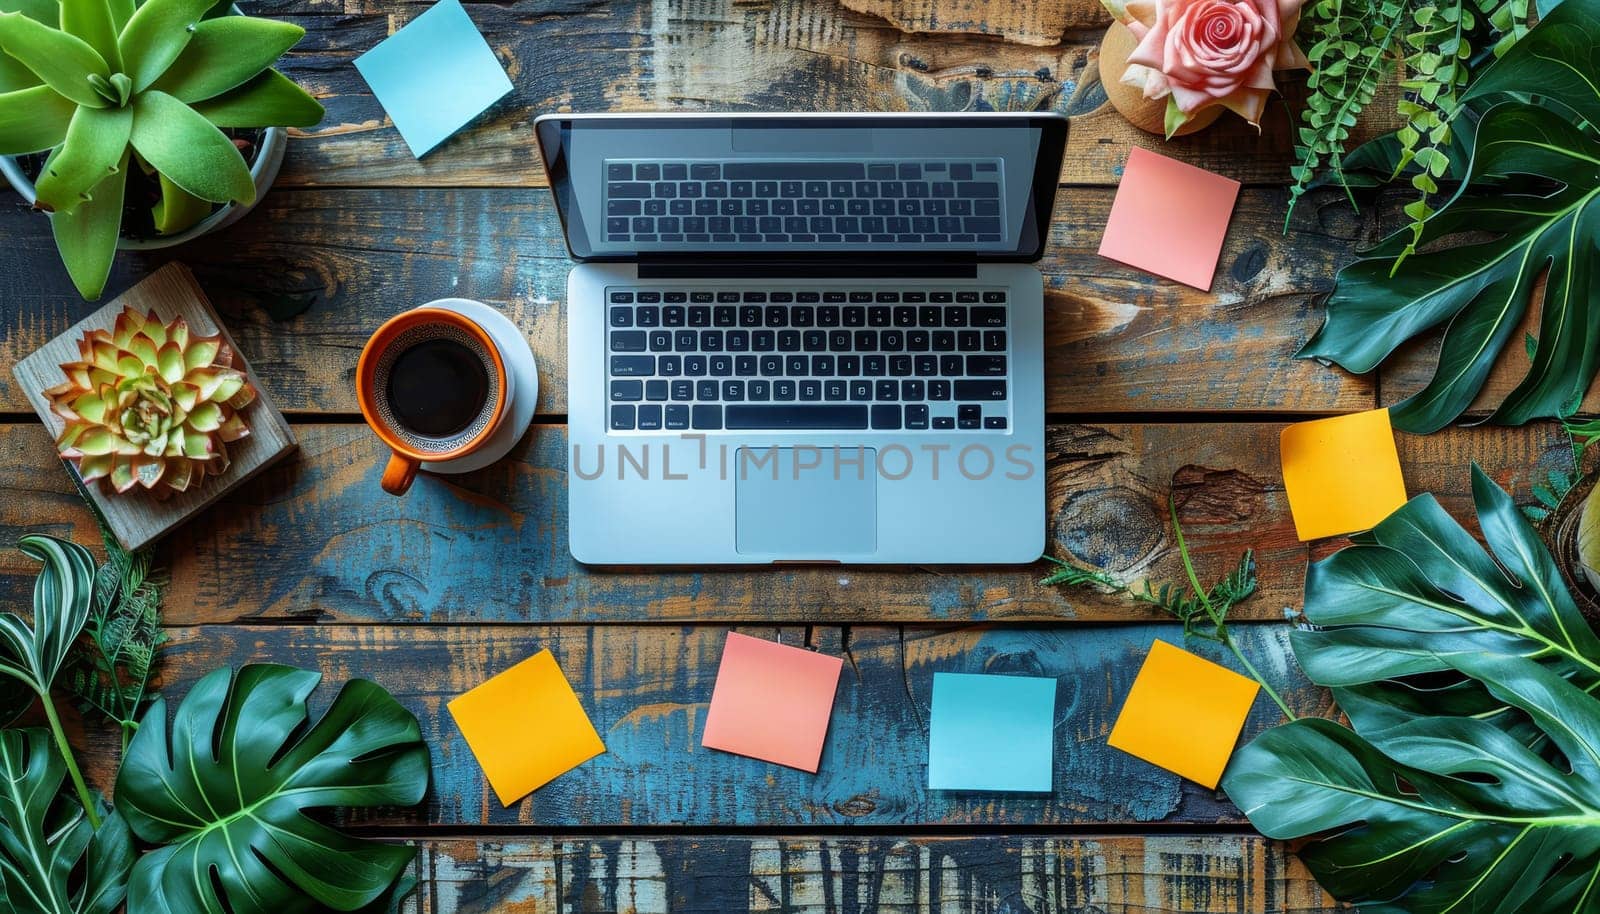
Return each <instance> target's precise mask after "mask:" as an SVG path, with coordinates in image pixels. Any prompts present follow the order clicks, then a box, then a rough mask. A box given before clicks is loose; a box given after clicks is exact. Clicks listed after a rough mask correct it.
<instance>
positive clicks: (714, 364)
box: [709, 355, 733, 378]
mask: <svg viewBox="0 0 1600 914" xmlns="http://www.w3.org/2000/svg"><path fill="white" fill-rule="evenodd" d="M709 361H710V369H711V374H713V375H715V376H716V377H719V378H725V377H727V376H728V375H731V374H733V356H728V355H714V356H712V357H711V358H710V360H709Z"/></svg>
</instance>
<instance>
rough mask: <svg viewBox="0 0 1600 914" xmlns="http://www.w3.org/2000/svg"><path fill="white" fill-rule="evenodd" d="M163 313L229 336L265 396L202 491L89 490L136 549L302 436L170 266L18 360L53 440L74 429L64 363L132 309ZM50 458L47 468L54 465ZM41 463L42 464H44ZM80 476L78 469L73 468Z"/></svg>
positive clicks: (196, 289) (185, 276) (197, 292)
mask: <svg viewBox="0 0 1600 914" xmlns="http://www.w3.org/2000/svg"><path fill="white" fill-rule="evenodd" d="M129 308H132V309H134V310H136V311H139V312H141V313H142V312H149V311H153V312H155V314H156V316H157V317H158V318H160V319H161V320H162V321H163V322H171V321H173V320H175V319H176V318H179V317H181V318H183V319H184V320H185V321H187V322H188V324H189V327H190V328H191V330H192V331H193V332H194V333H196V334H198V335H200V336H215V335H217V334H219V333H220V334H221V335H222V339H223V342H224V343H225V344H226V345H227V346H228V347H229V348H230V349H232V350H233V353H234V359H235V362H234V367H235V368H239V369H242V370H243V371H244V373H245V375H246V377H248V378H249V381H250V384H251V385H253V386H254V387H255V388H256V390H257V391H258V396H257V397H256V400H255V402H254V403H252V404H251V405H250V406H248V407H246V408H245V409H244V410H243V411H242V413H241V415H242V416H243V417H244V420H245V422H246V424H248V425H249V427H250V434H249V435H247V436H245V437H244V438H243V439H241V440H239V441H235V442H233V443H231V444H229V445H228V446H227V447H228V457H229V463H228V468H227V469H226V470H224V471H223V472H222V473H221V474H220V475H218V476H215V477H211V476H208V477H206V478H205V479H204V480H203V481H202V483H201V484H200V485H199V486H195V487H191V488H189V489H187V490H185V491H183V492H177V493H174V494H173V495H172V496H171V497H170V498H166V499H158V498H155V497H154V496H152V495H150V494H149V493H148V492H145V491H144V490H142V489H135V490H133V491H131V492H128V493H125V494H121V495H119V494H117V493H116V492H114V491H112V490H110V489H108V488H107V487H106V485H105V484H103V483H102V484H99V485H92V486H89V487H87V488H88V492H89V497H90V498H92V499H94V503H95V506H96V507H98V508H99V509H100V514H101V515H102V516H103V517H104V518H105V521H106V525H107V526H108V527H110V528H111V532H112V533H113V534H115V535H116V537H117V541H118V542H120V543H121V544H122V546H123V548H124V549H128V550H130V551H131V550H135V549H142V548H143V547H145V546H147V545H149V544H150V543H153V542H155V541H156V540H158V539H160V538H162V537H163V536H166V535H167V534H168V533H170V532H172V530H173V529H175V528H176V527H177V526H178V525H180V524H183V523H185V522H187V521H188V520H189V519H190V518H192V517H194V516H195V515H196V514H198V513H200V512H201V511H203V510H205V509H206V508H207V507H208V506H210V505H211V504H212V503H213V502H215V501H216V500H217V499H218V498H221V497H222V496H223V495H225V494H227V493H228V492H230V491H232V490H233V489H235V488H237V487H238V486H239V485H241V484H242V483H244V482H245V481H247V480H249V479H250V478H251V477H252V476H254V475H256V474H257V473H259V472H261V471H262V470H264V469H266V468H267V467H268V466H270V465H271V464H272V463H273V462H274V461H276V460H278V459H279V458H281V457H283V456H284V455H285V454H287V453H289V452H290V451H292V450H294V446H295V440H294V433H293V432H291V431H290V430H289V424H288V423H287V422H285V421H283V416H282V414H280V413H279V412H278V408H277V407H276V406H275V405H273V402H272V397H271V396H270V394H269V393H268V391H267V390H265V389H264V388H263V387H262V386H261V381H260V379H259V378H257V377H256V375H255V373H254V372H253V371H251V369H250V364H249V360H248V359H246V358H245V355H244V353H243V352H242V351H240V349H239V347H238V344H236V343H234V341H233V338H232V337H231V336H229V335H228V331H227V328H226V327H224V326H223V325H222V321H221V319H219V318H218V317H217V313H216V312H215V311H213V310H212V309H211V303H210V302H208V301H207V300H206V295H205V292H203V291H201V289H200V286H199V284H198V283H196V282H195V279H194V276H193V274H191V273H190V272H189V271H188V269H186V268H185V267H183V266H182V265H181V264H176V263H173V264H168V265H166V266H165V267H162V268H161V269H160V270H157V271H156V272H155V273H152V274H151V275H150V276H149V277H148V278H146V279H145V280H144V281H143V282H141V283H139V285H137V286H135V287H133V288H132V289H129V290H128V291H127V292H124V293H123V294H122V295H120V296H118V297H117V298H116V299H115V300H113V301H112V302H111V303H110V304H108V305H106V306H105V307H103V308H101V309H100V310H98V311H96V312H94V313H93V314H91V315H89V316H88V317H86V318H84V319H83V320H82V321H79V322H78V323H77V324H75V325H74V326H73V327H72V328H71V329H69V330H67V331H66V332H65V333H63V334H61V335H60V336H57V337H56V338H55V339H53V340H51V341H50V342H48V343H46V344H44V346H42V347H40V348H39V349H38V351H36V352H34V353H33V354H32V355H30V356H28V357H27V358H24V359H23V360H22V361H20V362H18V363H17V364H16V365H15V366H13V368H12V369H11V372H12V375H13V376H14V377H15V378H16V382H17V386H18V387H19V388H21V390H22V393H23V394H24V395H25V396H26V397H27V398H28V401H29V403H30V404H31V405H32V406H33V410H34V412H36V413H38V414H39V419H40V420H41V421H42V422H44V424H45V427H46V428H47V429H48V430H49V432H50V435H51V436H52V437H54V436H56V435H59V434H60V433H61V430H62V429H63V428H65V427H66V421H65V420H63V419H62V418H61V417H60V416H57V415H56V414H55V413H54V412H52V411H51V409H50V400H49V398H48V397H46V396H45V395H44V391H45V390H47V389H49V388H51V387H54V386H56V385H58V384H60V383H62V382H63V381H65V380H66V377H65V375H64V374H63V373H62V371H61V365H62V364H63V363H67V362H75V361H78V360H79V359H80V358H82V356H81V355H80V353H79V350H78V341H79V340H81V339H82V338H83V336H84V334H85V333H88V332H90V331H94V330H110V329H111V328H112V327H113V326H114V325H115V324H116V322H117V318H118V316H120V315H121V314H122V312H123V311H124V310H126V309H129ZM49 463H50V462H49V461H44V462H43V464H42V465H43V466H46V467H48V466H49ZM38 466H39V464H36V465H35V467H38ZM69 472H73V473H76V472H77V469H76V467H72V468H70V469H69Z"/></svg>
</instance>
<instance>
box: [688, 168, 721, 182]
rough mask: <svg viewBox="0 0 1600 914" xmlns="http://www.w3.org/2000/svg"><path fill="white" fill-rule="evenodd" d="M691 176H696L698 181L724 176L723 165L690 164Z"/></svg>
mask: <svg viewBox="0 0 1600 914" xmlns="http://www.w3.org/2000/svg"><path fill="white" fill-rule="evenodd" d="M689 177H691V178H694V179H695V180H696V181H715V180H716V179H718V178H720V177H722V166H720V165H714V164H713V165H690V166H689Z"/></svg>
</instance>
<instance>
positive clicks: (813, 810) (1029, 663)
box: [86, 623, 1329, 831]
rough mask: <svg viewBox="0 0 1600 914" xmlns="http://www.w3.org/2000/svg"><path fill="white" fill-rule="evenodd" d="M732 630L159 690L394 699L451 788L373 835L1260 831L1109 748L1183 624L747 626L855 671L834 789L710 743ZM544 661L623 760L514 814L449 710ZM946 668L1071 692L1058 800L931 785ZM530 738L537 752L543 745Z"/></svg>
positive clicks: (437, 782)
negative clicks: (502, 677)
mask: <svg viewBox="0 0 1600 914" xmlns="http://www.w3.org/2000/svg"><path fill="white" fill-rule="evenodd" d="M726 631H727V630H726V629H723V628H720V627H713V626H666V625H651V626H627V625H590V626H554V627H549V626H524V625H480V626H412V627H396V626H382V627H377V628H362V627H355V626H348V625H331V626H325V625H291V626H272V625H249V626H226V625H207V626H197V627H187V628H176V629H172V630H171V635H172V640H171V641H170V642H169V643H168V644H167V646H165V647H164V648H163V649H162V650H163V653H162V660H161V664H160V667H159V672H158V677H159V683H158V687H159V688H160V689H161V690H162V691H163V692H164V693H165V694H167V695H169V696H171V697H172V698H174V699H177V698H179V697H181V696H182V695H184V694H185V693H186V692H187V690H188V688H189V687H190V685H191V684H192V683H193V682H194V681H196V680H197V679H198V678H199V677H200V676H202V675H204V674H205V673H207V672H209V671H210V670H212V669H215V668H217V667H221V666H237V665H238V664H241V663H245V662H251V661H274V662H279V663H287V664H292V665H296V666H300V667H306V668H312V669H320V670H322V671H323V672H324V673H325V674H326V675H327V676H328V677H329V679H330V680H333V681H335V682H337V681H342V680H344V679H348V678H351V677H356V676H360V677H365V678H369V679H373V680H375V681H377V682H379V683H380V684H382V685H383V686H384V687H385V688H387V689H389V690H390V691H391V692H393V693H394V695H395V697H396V698H397V699H398V700H399V701H400V702H401V703H402V704H404V705H405V706H406V707H408V708H410V709H411V710H412V711H413V712H414V713H415V714H416V715H417V716H418V719H419V720H420V721H421V723H422V732H423V735H424V737H425V738H426V739H427V741H428V743H429V746H430V747H431V750H432V761H433V787H432V791H431V793H430V795H429V797H428V799H427V800H425V806H424V807H422V808H420V809H417V810H404V811H388V810H385V811H376V812H371V813H361V814H359V816H357V815H356V814H354V813H352V815H353V816H356V818H355V819H354V820H353V821H358V822H360V823H369V824H389V825H394V826H411V827H416V826H470V825H477V824H484V825H490V826H500V825H521V826H538V827H541V828H547V829H560V828H563V827H576V826H582V827H585V828H618V829H626V828H629V827H657V826H670V825H690V826H697V827H733V826H738V827H754V826H765V827H772V826H774V825H779V824H781V825H782V826H783V827H786V828H792V829H794V830H796V831H803V830H804V829H806V828H807V827H822V826H844V825H871V826H890V827H895V828H904V829H907V830H915V829H916V828H917V827H919V826H929V825H939V826H950V827H959V826H1007V827H1011V826H1014V827H1017V828H1031V827H1034V826H1040V827H1044V826H1072V825H1082V824H1087V823H1112V824H1119V823H1120V824H1124V825H1126V824H1133V823H1138V824H1140V825H1141V826H1145V825H1147V826H1148V827H1149V828H1151V829H1154V830H1159V829H1160V827H1161V824H1174V825H1195V824H1201V825H1211V824H1218V823H1229V824H1235V825H1238V824H1242V822H1243V820H1242V818H1241V816H1240V814H1239V813H1238V811H1237V810H1236V809H1234V808H1233V806H1232V805H1231V804H1230V803H1229V802H1228V801H1227V799H1226V798H1225V797H1223V796H1222V795H1220V794H1218V793H1217V792H1215V791H1212V790H1207V789H1206V788H1203V787H1200V786H1199V785H1196V784H1191V783H1184V782H1182V781H1180V779H1179V778H1178V777H1177V776H1176V775H1172V774H1168V773H1166V772H1164V771H1161V770H1160V769H1157V768H1155V767H1154V766H1152V765H1150V764H1148V763H1146V762H1142V761H1140V760H1138V759H1135V758H1133V757H1132V756H1129V755H1126V754H1124V753H1122V752H1119V751H1117V750H1114V749H1111V748H1110V747H1108V746H1107V745H1106V744H1105V739H1106V736H1107V734H1108V733H1109V732H1110V728H1111V725H1112V723H1113V721H1114V720H1115V718H1116V715H1117V712H1118V709H1119V708H1120V707H1121V704H1122V699H1123V697H1124V696H1125V695H1126V694H1127V691H1128V688H1129V686H1130V685H1131V683H1132V681H1133V677H1134V676H1135V675H1136V674H1137V672H1138V670H1139V665H1140V662H1141V661H1142V659H1143V657H1144V655H1145V653H1146V651H1147V650H1148V649H1149V646H1150V643H1151V642H1152V640H1153V639H1155V638H1157V637H1163V638H1167V639H1173V640H1176V639H1179V638H1180V637H1181V632H1180V631H1179V628H1178V627H1177V626H1176V625H1118V626H1107V627H1097V628H1086V629H1063V628H1059V627H1054V628H1051V627H1045V628H1017V627H1004V628H993V629H988V628H963V629H949V628H946V629H938V628H923V627H910V628H904V629H902V628H898V627H872V626H857V627H847V628H834V627H827V626H810V627H798V626H794V627H786V628H771V627H754V628H741V629H740V631H744V632H747V633H749V634H752V635H754V636H756V637H763V638H769V639H773V640H781V641H783V642H785V643H787V644H791V645H795V644H809V645H811V646H813V647H815V648H817V649H819V650H822V651H825V652H827V653H830V654H833V655H835V656H843V657H845V659H846V661H847V662H846V663H845V666H844V672H843V675H842V677H841V679H840V683H839V693H838V698H837V700H836V702H835V704H834V714H833V721H832V724H831V727H830V730H829V739H828V743H827V745H826V746H825V748H824V749H823V754H822V761H821V768H820V773H819V774H817V775H811V774H807V773H804V772H799V771H795V770H793V769H786V768H781V767H779V766H775V765H770V764H768V763H765V762H759V761H756V760H754V759H748V758H743V757H741V756H735V755H731V754H728V753H724V752H717V751H714V750H707V749H705V748H703V747H701V746H700V734H701V732H702V731H703V727H704V722H705V713H706V708H707V705H708V702H709V701H710V698H711V690H712V686H713V684H714V681H715V679H716V671H717V664H718V660H719V658H720V657H721V653H722V644H723V640H724V639H725V637H726ZM1235 634H1236V639H1237V640H1238V642H1239V643H1240V645H1241V649H1242V650H1244V651H1247V652H1249V656H1251V657H1252V661H1253V662H1254V663H1255V664H1256V665H1257V666H1258V667H1259V668H1261V670H1262V671H1263V673H1264V675H1266V676H1268V677H1269V678H1270V679H1271V680H1272V681H1273V683H1274V685H1275V686H1276V687H1278V688H1279V689H1280V690H1281V691H1284V692H1286V698H1287V700H1288V701H1290V702H1291V703H1292V704H1293V705H1294V706H1295V707H1296V708H1298V709H1299V710H1300V712H1303V713H1315V714H1323V713H1328V711H1329V706H1328V699H1327V696H1326V694H1325V693H1324V692H1323V691H1322V690H1320V689H1317V688H1315V687H1313V686H1311V685H1310V684H1309V683H1307V682H1306V680H1305V679H1304V678H1303V677H1301V675H1300V673H1299V671H1298V669H1297V668H1295V666H1294V663H1293V661H1292V660H1291V659H1290V657H1289V654H1288V627H1287V626H1286V625H1284V624H1271V623H1269V624H1259V625H1248V626H1243V627H1241V628H1240V629H1238V630H1236V633H1235ZM546 647H548V648H549V649H550V650H551V651H552V652H553V653H554V654H555V655H556V657H557V659H558V661H559V662H560V664H561V668H562V670H563V671H564V672H565V673H566V675H567V677H568V678H569V679H570V680H571V682H572V685H573V688H574V690H575V691H576V692H577V694H578V696H579V698H580V699H581V700H582V702H583V704H584V707H585V709H586V710H587V711H588V713H589V716H590V718H591V719H592V720H593V721H594V725H595V728H596V729H597V730H598V731H599V732H600V735H601V737H602V738H603V739H604V740H605V742H606V745H607V747H608V751H607V753H606V754H605V755H603V756H600V757H598V758H596V759H594V760H593V761H590V762H588V763H586V764H584V765H582V766H580V767H579V768H577V769H575V770H573V771H571V772H568V773H567V774H564V775H562V776H561V777H559V778H557V779H556V780H555V781H553V782H551V783H550V784H548V785H546V786H545V787H543V788H541V789H539V790H538V791H536V792H535V793H534V794H533V795H532V796H531V797H530V798H528V799H526V800H523V801H522V802H520V803H518V804H517V805H515V806H513V807H511V808H503V807H501V805H500V803H499V801H498V800H497V799H496V798H495V797H494V795H493V793H492V792H491V791H490V790H489V788H488V785H487V783H486V782H485V781H484V779H483V775H482V772H481V770H480V769H479V767H478V764H477V761H476V760H475V759H474V758H473V757H472V754H471V752H470V750H469V749H468V748H467V745H466V742H465V741H464V740H463V739H462V738H461V735H460V731H458V730H457V729H456V726H455V723H454V721H453V720H452V719H451V718H450V716H449V714H448V713H447V712H446V710H445V707H444V705H445V702H447V701H448V700H449V699H451V698H453V697H454V696H456V695H458V694H460V693H461V692H463V691H465V690H466V689H468V688H470V687H472V686H474V685H476V684H478V683H479V682H481V681H482V680H483V679H485V678H487V677H488V676H490V675H493V674H494V673H496V672H499V671H500V670H503V669H505V668H507V667H509V666H510V665H511V664H513V663H515V662H517V661H520V660H522V659H525V658H526V657H527V656H529V655H530V654H532V653H534V652H535V651H538V650H540V649H542V648H546ZM1190 647H1191V648H1193V649H1194V650H1195V651H1197V652H1199V653H1202V654H1205V655H1206V656H1209V657H1211V658H1213V659H1215V660H1217V661H1218V662H1228V661H1229V660H1230V659H1231V658H1228V657H1225V656H1224V654H1225V652H1223V651H1222V650H1221V649H1220V648H1218V647H1217V646H1216V645H1213V644H1210V643H1209V642H1195V643H1192V644H1191V645H1190ZM939 671H944V672H951V671H953V672H972V673H976V672H989V673H1012V674H1023V675H1036V676H1050V677H1058V678H1059V686H1058V690H1057V695H1056V716H1055V719H1056V725H1055V729H1056V732H1057V740H1056V744H1055V773H1054V785H1055V789H1054V790H1053V791H1052V792H1051V793H1048V794H1000V793H963V792H954V791H931V790H929V789H927V786H926V785H927V721H928V704H929V697H930V694H931V690H932V687H933V674H934V673H935V672H939ZM321 691H322V692H325V693H326V694H321V695H320V696H319V699H318V700H319V701H321V702H327V701H330V700H331V699H332V696H333V692H334V691H335V690H334V689H332V688H326V687H325V688H324V689H323V690H321ZM169 710H170V709H169ZM1278 719H1279V718H1278V711H1277V708H1276V707H1274V706H1273V704H1272V703H1271V702H1270V701H1268V700H1266V699H1265V698H1262V699H1260V700H1258V701H1257V703H1256V707H1255V710H1254V713H1253V715H1252V716H1251V718H1250V721H1249V722H1248V723H1247V724H1246V727H1245V731H1246V738H1249V737H1250V736H1253V735H1254V734H1256V733H1258V732H1260V731H1261V730H1262V729H1263V728H1265V727H1268V726H1271V725H1272V724H1274V723H1276V722H1277V721H1278ZM97 733H98V731H97ZM529 738H530V739H537V738H538V735H537V732H536V731H530V734H529ZM114 740H115V737H114V735H112V734H104V735H103V736H97V737H95V738H91V739H90V740H89V742H90V751H89V752H87V753H86V756H87V757H88V758H89V759H91V760H92V761H90V762H89V765H90V767H91V768H92V769H93V770H92V772H91V775H90V779H91V781H92V782H93V783H94V784H95V785H96V786H104V785H109V784H110V783H111V772H110V770H109V766H110V764H111V760H112V759H113V758H115V756H116V746H115V744H114ZM1158 823H1159V824H1158Z"/></svg>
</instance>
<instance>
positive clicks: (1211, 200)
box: [1100, 146, 1239, 292]
mask: <svg viewBox="0 0 1600 914" xmlns="http://www.w3.org/2000/svg"><path fill="white" fill-rule="evenodd" d="M1238 199H1239V182H1238V181H1235V180H1233V179H1232V178H1224V177H1222V176H1221V175H1214V174H1212V173H1211V172H1209V171H1206V170H1205V169H1203V168H1196V167H1194V166H1193V165H1189V164H1186V163H1183V162H1179V161H1177V160H1176V159H1169V158H1167V157H1166V156H1164V155H1157V154H1156V153H1154V152H1151V151H1150V150H1148V149H1144V148H1141V147H1138V146H1135V147H1133V150H1132V151H1131V152H1130V153H1128V164H1127V166H1126V167H1125V168H1124V169H1123V170H1122V183H1121V184H1120V185H1119V186H1118V187H1117V198H1116V200H1114V201H1112V203H1111V220H1110V221H1109V222H1107V223H1106V233H1105V235H1104V236H1102V237H1101V239H1100V256H1102V257H1109V258H1111V259H1112V260H1116V261H1119V262H1121V263H1125V264H1127V265H1128V266H1130V267H1138V268H1139V269H1141V270H1149V271H1150V272H1152V273H1154V274H1156V275H1157V276H1165V277H1167V278H1168V279H1176V280H1177V281H1178V282H1181V283H1183V284H1185V285H1190V286H1194V287H1195V288H1196V289H1203V290H1205V291H1208V292H1209V291H1210V290H1211V277H1212V276H1213V275H1214V274H1215V273H1216V272H1217V256H1218V255H1219V254H1221V253H1222V239H1223V237H1224V236H1225V235H1227V234H1228V220H1229V219H1230V218H1232V216H1233V204H1234V202H1235V201H1236V200H1238Z"/></svg>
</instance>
